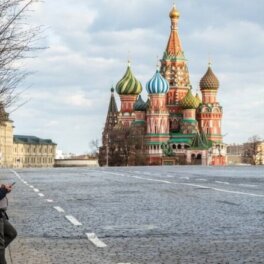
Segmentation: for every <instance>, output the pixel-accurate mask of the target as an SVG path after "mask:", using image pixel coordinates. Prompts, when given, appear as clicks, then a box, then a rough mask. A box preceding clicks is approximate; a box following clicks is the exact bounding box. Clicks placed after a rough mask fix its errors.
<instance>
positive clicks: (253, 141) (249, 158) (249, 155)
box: [244, 135, 261, 165]
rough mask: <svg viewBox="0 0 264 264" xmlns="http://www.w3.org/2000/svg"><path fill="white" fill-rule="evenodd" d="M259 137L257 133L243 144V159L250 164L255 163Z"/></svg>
mask: <svg viewBox="0 0 264 264" xmlns="http://www.w3.org/2000/svg"><path fill="white" fill-rule="evenodd" d="M260 142H261V138H260V137H259V136H258V135H254V136H252V137H250V138H249V139H248V142H247V143H245V144H244V161H245V162H247V163H250V164H252V165H256V164H257V156H258V154H259V151H260V149H259V144H260Z"/></svg>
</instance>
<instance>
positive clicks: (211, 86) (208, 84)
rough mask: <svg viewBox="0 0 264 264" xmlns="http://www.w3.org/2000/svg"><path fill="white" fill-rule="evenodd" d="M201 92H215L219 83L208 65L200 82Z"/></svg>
mask: <svg viewBox="0 0 264 264" xmlns="http://www.w3.org/2000/svg"><path fill="white" fill-rule="evenodd" d="M200 88H201V90H217V89H218V88H219V81H218V79H217V77H216V76H215V74H214V73H213V71H212V68H211V64H210V63H209V66H208V70H207V72H206V73H205V75H204V76H203V78H202V79H201V81H200Z"/></svg>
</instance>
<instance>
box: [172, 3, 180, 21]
mask: <svg viewBox="0 0 264 264" xmlns="http://www.w3.org/2000/svg"><path fill="white" fill-rule="evenodd" d="M179 17H180V12H179V11H178V10H177V8H176V5H175V3H174V4H173V7H172V10H171V11H170V18H171V19H175V18H179Z"/></svg>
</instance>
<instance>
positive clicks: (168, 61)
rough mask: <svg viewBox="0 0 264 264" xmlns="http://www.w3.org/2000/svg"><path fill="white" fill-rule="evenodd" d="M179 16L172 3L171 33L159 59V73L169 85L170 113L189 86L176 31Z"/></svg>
mask: <svg viewBox="0 0 264 264" xmlns="http://www.w3.org/2000/svg"><path fill="white" fill-rule="evenodd" d="M179 18H180V13H179V11H178V10H177V9H176V7H175V5H174V6H173V8H172V10H171V12H170V19H171V33H170V37H169V40H168V44H167V48H166V50H165V52H164V55H163V58H162V60H161V74H162V75H163V76H164V77H165V78H166V79H167V81H168V82H169V85H170V89H169V92H168V94H167V105H168V108H169V111H170V113H175V112H178V110H179V106H178V103H179V101H180V100H181V99H182V98H183V97H184V96H185V95H186V94H187V92H188V90H189V88H190V80H189V71H188V67H187V60H186V59H185V56H184V52H183V49H182V45H181V41H180V37H179V33H178V22H179Z"/></svg>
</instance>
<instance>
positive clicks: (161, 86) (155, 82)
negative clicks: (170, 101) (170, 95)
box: [146, 70, 169, 94]
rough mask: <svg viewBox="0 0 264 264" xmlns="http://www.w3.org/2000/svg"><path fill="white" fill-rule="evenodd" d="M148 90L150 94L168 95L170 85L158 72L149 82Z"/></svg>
mask: <svg viewBox="0 0 264 264" xmlns="http://www.w3.org/2000/svg"><path fill="white" fill-rule="evenodd" d="M146 89H147V92H148V93H149V94H160V93H167V92H168V90H169V83H168V82H167V80H166V79H165V78H164V77H163V76H162V75H161V74H160V72H159V70H157V71H156V73H155V74H154V76H153V77H152V78H151V80H150V81H148V82H147V85H146Z"/></svg>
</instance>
